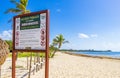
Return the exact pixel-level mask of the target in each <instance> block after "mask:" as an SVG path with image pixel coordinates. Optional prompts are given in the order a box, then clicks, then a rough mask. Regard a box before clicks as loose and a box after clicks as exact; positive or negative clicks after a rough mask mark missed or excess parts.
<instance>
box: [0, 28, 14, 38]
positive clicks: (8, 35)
mask: <svg viewBox="0 0 120 78" xmlns="http://www.w3.org/2000/svg"><path fill="white" fill-rule="evenodd" d="M0 38H2V39H3V40H11V39H12V30H5V31H3V32H2V33H0Z"/></svg>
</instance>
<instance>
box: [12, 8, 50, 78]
mask: <svg viewBox="0 0 120 78" xmlns="http://www.w3.org/2000/svg"><path fill="white" fill-rule="evenodd" d="M16 52H44V53H45V78H49V11H48V10H43V11H39V12H33V13H28V14H24V15H18V16H15V17H14V18H13V52H12V78H16V77H15V71H16V70H15V66H16Z"/></svg>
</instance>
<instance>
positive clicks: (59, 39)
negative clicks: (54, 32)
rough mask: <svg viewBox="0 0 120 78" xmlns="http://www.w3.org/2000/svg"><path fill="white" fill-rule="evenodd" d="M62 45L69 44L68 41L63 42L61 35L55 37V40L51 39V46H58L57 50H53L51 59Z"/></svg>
mask: <svg viewBox="0 0 120 78" xmlns="http://www.w3.org/2000/svg"><path fill="white" fill-rule="evenodd" d="M64 43H69V42H68V41H66V40H65V38H64V37H63V35H62V34H59V35H58V36H56V38H54V39H53V45H54V46H58V48H56V49H55V51H54V52H53V54H52V57H53V56H54V55H55V53H56V51H57V50H59V49H60V48H61V46H62V44H64Z"/></svg>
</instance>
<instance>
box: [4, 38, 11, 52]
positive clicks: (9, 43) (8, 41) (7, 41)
mask: <svg viewBox="0 0 120 78" xmlns="http://www.w3.org/2000/svg"><path fill="white" fill-rule="evenodd" d="M5 41H6V43H7V44H8V45H9V50H10V51H12V40H5Z"/></svg>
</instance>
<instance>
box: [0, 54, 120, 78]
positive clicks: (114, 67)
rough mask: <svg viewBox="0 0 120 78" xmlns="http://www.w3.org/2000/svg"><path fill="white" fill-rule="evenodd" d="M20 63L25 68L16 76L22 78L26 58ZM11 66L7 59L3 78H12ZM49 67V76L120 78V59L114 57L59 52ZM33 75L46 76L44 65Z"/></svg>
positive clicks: (64, 77) (42, 77)
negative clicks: (92, 56)
mask: <svg viewBox="0 0 120 78" xmlns="http://www.w3.org/2000/svg"><path fill="white" fill-rule="evenodd" d="M18 63H19V65H20V64H21V65H22V66H23V68H22V69H18V70H17V71H16V72H17V77H16V78H20V77H21V76H22V75H21V74H22V73H25V72H26V71H27V70H26V58H24V59H22V60H21V59H20V61H18ZM18 63H17V64H18ZM21 65H20V66H21ZM9 66H11V59H7V61H6V62H5V64H4V65H3V66H2V77H1V78H11V77H10V76H11V69H9ZM49 68H50V71H49V78H120V60H113V59H99V58H91V57H81V56H73V55H68V54H63V53H60V52H58V53H56V55H55V57H54V58H51V59H50V66H49ZM19 75H21V76H19ZM31 75H32V76H31V78H44V67H43V68H42V69H41V70H40V71H39V72H37V73H35V75H33V73H32V74H31ZM3 76H4V77H3ZM5 76H6V77H5ZM24 78H27V76H26V77H24Z"/></svg>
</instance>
